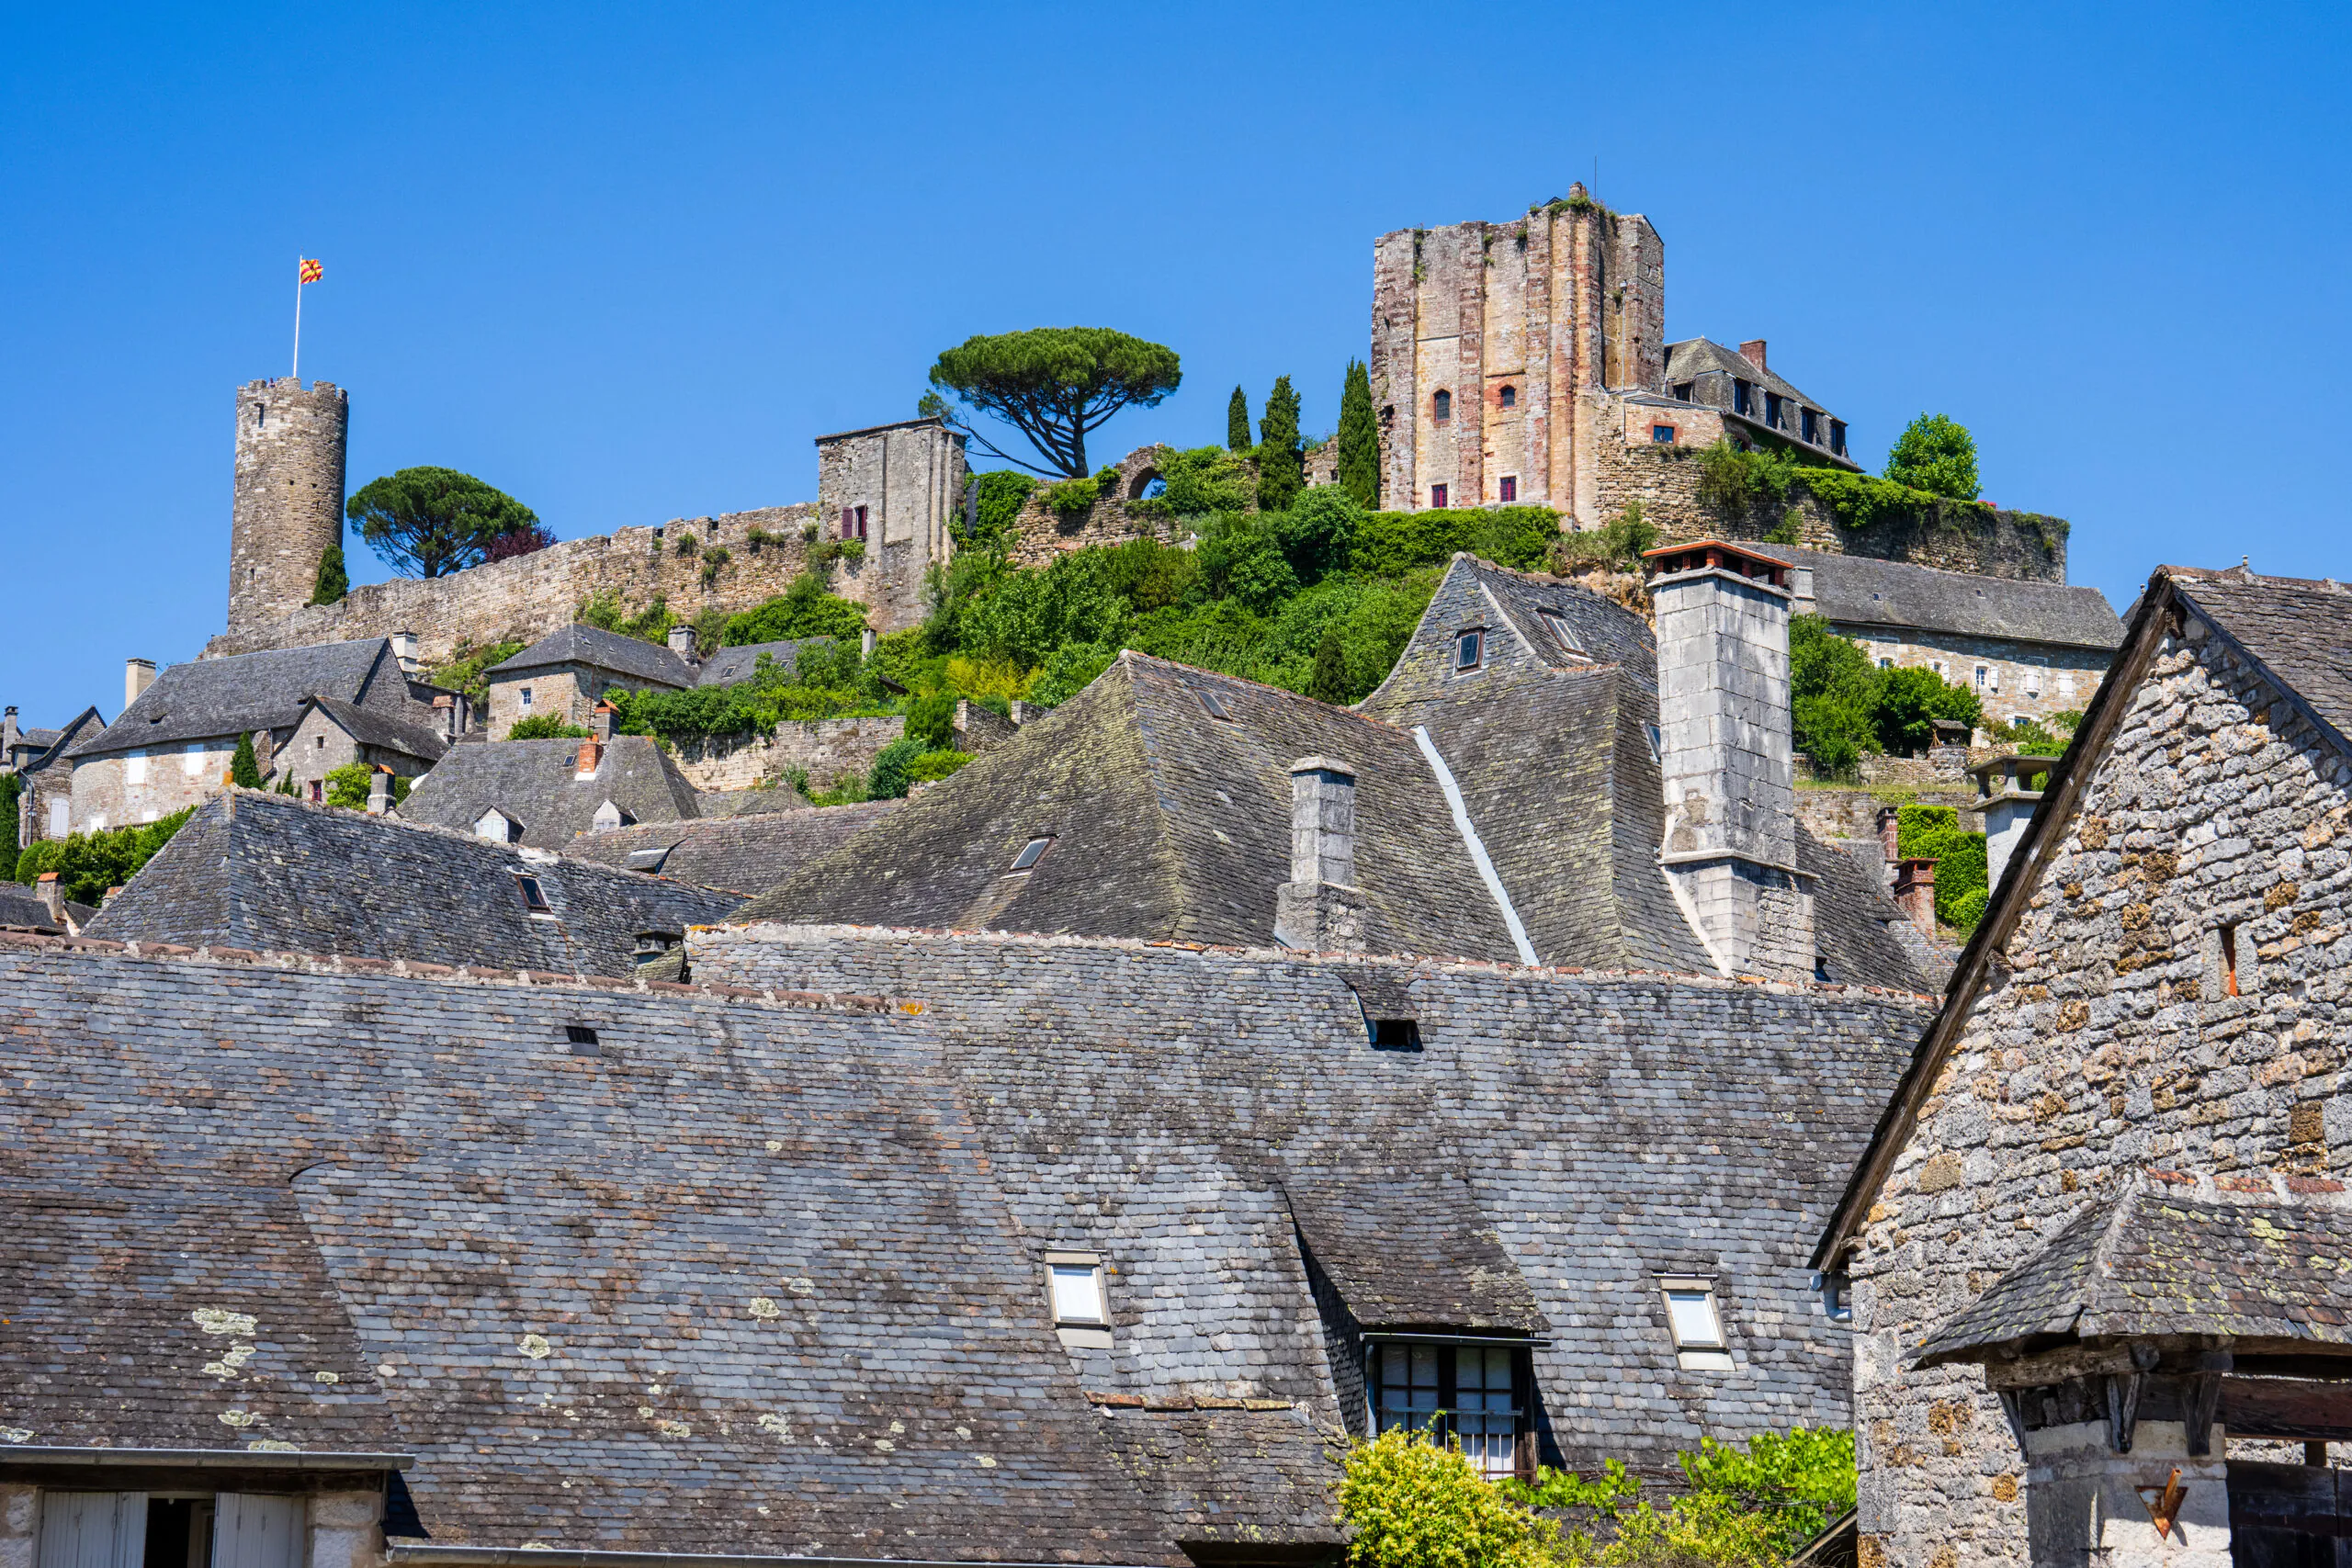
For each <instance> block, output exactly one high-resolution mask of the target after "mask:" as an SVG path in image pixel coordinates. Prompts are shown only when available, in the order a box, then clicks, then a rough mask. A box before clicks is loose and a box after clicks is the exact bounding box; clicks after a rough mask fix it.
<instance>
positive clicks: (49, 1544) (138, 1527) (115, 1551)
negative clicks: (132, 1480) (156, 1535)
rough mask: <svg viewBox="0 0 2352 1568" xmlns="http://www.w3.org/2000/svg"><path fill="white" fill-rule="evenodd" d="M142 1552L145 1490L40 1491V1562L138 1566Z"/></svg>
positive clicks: (89, 1567) (94, 1567)
mask: <svg viewBox="0 0 2352 1568" xmlns="http://www.w3.org/2000/svg"><path fill="white" fill-rule="evenodd" d="M146 1554H147V1494H146V1493H144V1492H50V1493H45V1494H43V1495H42V1497H41V1510H40V1555H39V1557H38V1558H37V1559H36V1561H37V1562H38V1565H39V1568H140V1563H141V1561H142V1560H143V1559H144V1558H145V1556H146Z"/></svg>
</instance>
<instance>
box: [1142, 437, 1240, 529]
mask: <svg viewBox="0 0 2352 1568" xmlns="http://www.w3.org/2000/svg"><path fill="white" fill-rule="evenodd" d="M1159 477H1160V479H1162V480H1163V481H1165V482H1166V484H1167V486H1168V493H1167V497H1166V499H1167V502H1168V510H1169V511H1170V513H1174V514H1175V515H1176V516H1179V517H1204V516H1206V515H1208V514H1209V513H1214V512H1248V511H1250V510H1251V509H1252V508H1254V507H1255V506H1256V505H1257V504H1258V479H1257V475H1256V472H1255V471H1254V468H1253V465H1252V464H1251V463H1250V460H1249V458H1248V457H1246V456H1245V455H1244V454H1242V453H1240V452H1236V451H1228V450H1227V449H1226V448H1225V447H1223V446H1194V447H1191V448H1189V449H1187V450H1184V451H1181V452H1170V453H1168V454H1167V455H1166V456H1165V457H1162V458H1161V460H1160V464H1159Z"/></svg>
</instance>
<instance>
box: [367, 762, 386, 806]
mask: <svg viewBox="0 0 2352 1568" xmlns="http://www.w3.org/2000/svg"><path fill="white" fill-rule="evenodd" d="M391 808H392V775H391V774H390V773H388V772H386V771H385V770H384V769H383V768H381V767H379V768H377V769H376V770H375V772H373V773H369V774H368V816H370V817H381V816H383V815H385V814H386V813H387V812H389V811H390V810H391Z"/></svg>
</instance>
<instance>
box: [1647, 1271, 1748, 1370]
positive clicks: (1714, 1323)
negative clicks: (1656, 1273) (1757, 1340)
mask: <svg viewBox="0 0 2352 1568" xmlns="http://www.w3.org/2000/svg"><path fill="white" fill-rule="evenodd" d="M1658 1287H1659V1289H1660V1290H1662V1291H1663V1292H1665V1295H1666V1319H1667V1325H1668V1328H1669V1329H1671V1330H1672V1332H1673V1335H1674V1350H1675V1356H1676V1359H1678V1360H1679V1361H1680V1362H1681V1364H1682V1370H1683V1371H1691V1372H1703V1371H1720V1372H1727V1371H1731V1369H1732V1359H1731V1351H1730V1349H1729V1348H1728V1347H1727V1346H1726V1345H1725V1344H1724V1325H1723V1319H1722V1318H1721V1317H1720V1316H1719V1315H1717V1314H1716V1311H1715V1287H1714V1282H1713V1280H1659V1281H1658Z"/></svg>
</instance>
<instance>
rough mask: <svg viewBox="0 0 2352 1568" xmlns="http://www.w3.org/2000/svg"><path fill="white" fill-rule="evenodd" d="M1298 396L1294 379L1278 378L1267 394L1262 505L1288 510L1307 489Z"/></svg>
mask: <svg viewBox="0 0 2352 1568" xmlns="http://www.w3.org/2000/svg"><path fill="white" fill-rule="evenodd" d="M1298 410H1299V403H1298V394H1297V393H1296V392H1295V391H1293V390H1291V385H1290V378H1289V377H1287V376H1277V377H1275V378H1274V389H1273V390H1272V391H1271V392H1269V393H1268V394H1266V417H1265V418H1263V419H1261V420H1260V421H1259V422H1258V506H1259V509H1260V510H1261V511H1264V512H1283V511H1287V510H1288V509H1289V507H1290V504H1291V502H1294V501H1295V500H1297V499H1298V492H1299V491H1301V490H1304V489H1305V488H1306V454H1305V449H1304V448H1303V447H1302V446H1300V445H1299V433H1298Z"/></svg>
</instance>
